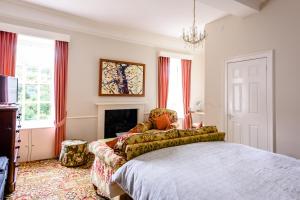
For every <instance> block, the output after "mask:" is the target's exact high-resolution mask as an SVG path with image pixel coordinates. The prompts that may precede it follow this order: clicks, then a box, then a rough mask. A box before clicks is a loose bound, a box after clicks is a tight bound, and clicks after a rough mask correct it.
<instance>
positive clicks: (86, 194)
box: [7, 160, 102, 200]
mask: <svg viewBox="0 0 300 200" xmlns="http://www.w3.org/2000/svg"><path fill="white" fill-rule="evenodd" d="M90 166H91V165H90V163H89V164H87V165H85V166H81V167H77V168H67V167H64V166H61V165H60V163H59V162H58V161H57V160H43V161H37V162H30V163H24V164H21V166H20V168H19V172H18V178H17V186H16V190H15V192H14V193H12V194H11V195H10V196H9V197H8V198H7V199H8V200H38V199H43V200H63V199H72V200H73V199H74V200H80V199H84V200H89V199H99V200H100V199H102V198H100V197H99V196H97V195H96V192H95V190H94V188H93V185H92V184H91V182H90Z"/></svg>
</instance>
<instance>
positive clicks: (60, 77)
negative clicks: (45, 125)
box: [54, 41, 68, 156]
mask: <svg viewBox="0 0 300 200" xmlns="http://www.w3.org/2000/svg"><path fill="white" fill-rule="evenodd" d="M67 77H68V42H63V41H55V66H54V94H55V156H59V153H60V150H61V143H62V141H63V140H64V139H65V135H66V117H67V109H66V102H67Z"/></svg>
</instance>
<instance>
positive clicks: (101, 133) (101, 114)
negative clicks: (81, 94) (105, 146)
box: [96, 102, 145, 139]
mask: <svg viewBox="0 0 300 200" xmlns="http://www.w3.org/2000/svg"><path fill="white" fill-rule="evenodd" d="M96 106H97V108H98V109H97V110H98V115H97V122H98V123H97V139H103V138H105V137H107V136H105V118H106V117H105V113H106V111H109V110H128V109H129V110H131V109H133V110H136V112H137V121H136V123H135V125H136V124H137V123H140V122H143V121H144V115H145V103H144V102H101V103H96ZM111 121H113V120H111ZM126 129H127V128H126ZM129 129H130V128H128V129H127V130H124V131H128V130H129ZM124 131H123V132H124ZM112 132H113V133H114V134H115V132H116V131H112ZM117 132H122V131H121V130H118V131H117ZM114 136H115V135H114Z"/></svg>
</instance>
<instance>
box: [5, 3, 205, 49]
mask: <svg viewBox="0 0 300 200" xmlns="http://www.w3.org/2000/svg"><path fill="white" fill-rule="evenodd" d="M0 17H2V18H6V19H14V20H18V21H20V22H26V23H34V24H37V25H42V26H49V27H55V28H59V29H62V30H66V31H75V32H80V33H85V34H90V35H95V36H99V37H103V38H109V39H113V40H118V41H123V42H129V43H134V44H140V45H145V46H151V47H155V48H162V49H168V50H174V51H179V52H188V53H195V54H198V53H199V52H200V51H201V50H200V51H196V52H193V51H191V50H190V49H186V48H185V47H184V43H183V42H182V41H181V39H180V38H174V37H168V36H164V35H159V34H155V33H149V32H145V31H140V30H136V29H130V28H126V27H120V26H113V25H109V24H105V23H99V22H95V21H92V20H89V19H85V18H82V17H78V16H75V15H70V14H65V13H63V12H59V11H56V10H53V9H48V8H45V7H41V6H37V5H33V4H29V3H26V2H21V1H16V0H2V1H0ZM71 40H72V38H71Z"/></svg>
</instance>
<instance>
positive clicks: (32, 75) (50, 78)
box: [16, 35, 54, 127]
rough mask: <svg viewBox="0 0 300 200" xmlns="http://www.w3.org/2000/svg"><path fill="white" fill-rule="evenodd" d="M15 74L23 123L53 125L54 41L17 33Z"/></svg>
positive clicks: (26, 124) (27, 124)
mask: <svg viewBox="0 0 300 200" xmlns="http://www.w3.org/2000/svg"><path fill="white" fill-rule="evenodd" d="M16 77H17V78H18V80H19V92H18V99H19V104H20V106H21V110H22V121H23V124H24V126H25V127H26V126H30V125H33V126H34V123H35V122H36V121H39V124H45V125H53V121H54V41H53V40H48V39H42V38H36V37H31V36H24V35H18V42H17V60H16Z"/></svg>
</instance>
